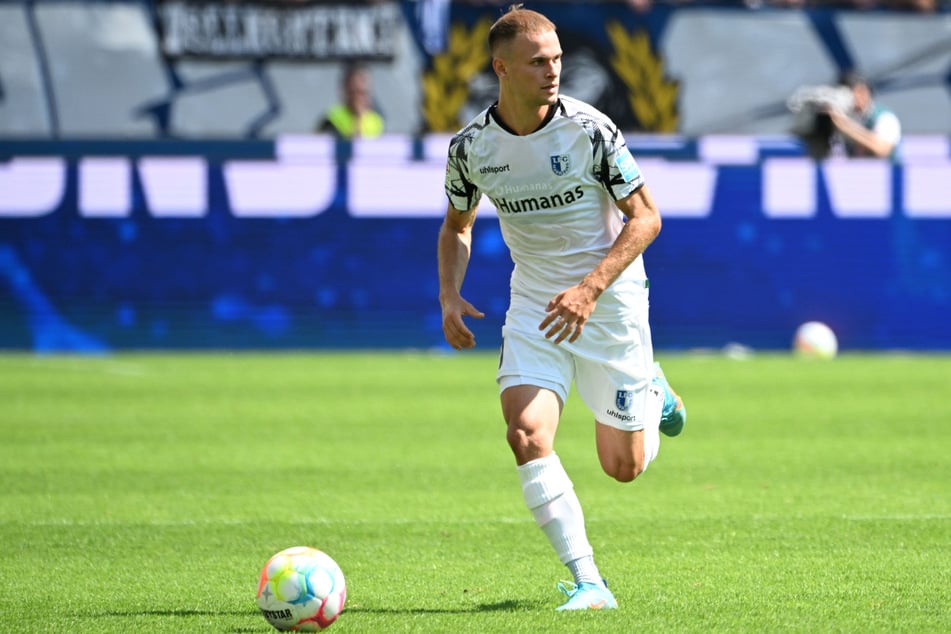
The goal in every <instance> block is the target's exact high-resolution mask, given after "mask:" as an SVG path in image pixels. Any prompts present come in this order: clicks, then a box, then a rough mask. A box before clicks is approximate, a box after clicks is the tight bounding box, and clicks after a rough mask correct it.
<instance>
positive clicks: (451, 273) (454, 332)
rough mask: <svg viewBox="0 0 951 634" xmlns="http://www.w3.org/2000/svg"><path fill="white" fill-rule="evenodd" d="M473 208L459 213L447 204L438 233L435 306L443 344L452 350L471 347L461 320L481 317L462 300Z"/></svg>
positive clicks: (471, 338) (471, 340) (472, 343)
mask: <svg viewBox="0 0 951 634" xmlns="http://www.w3.org/2000/svg"><path fill="white" fill-rule="evenodd" d="M475 216H476V207H473V208H472V209H469V210H467V211H460V210H458V209H456V208H455V207H453V206H452V205H451V204H450V205H449V206H448V208H447V209H446V218H445V220H443V223H442V227H440V229H439V242H438V244H437V248H436V251H437V260H438V263H439V305H440V306H441V307H442V330H443V334H444V335H445V337H446V341H447V342H448V343H449V345H451V346H452V347H453V348H455V349H456V350H461V349H463V348H472V347H473V346H475V335H473V334H472V331H471V330H469V328H468V327H467V326H466V324H465V322H464V321H463V319H462V318H463V317H466V316H468V317H475V318H476V319H482V317H484V316H485V315H484V314H483V313H482V312H480V311H479V310H478V309H476V308H475V306H473V305H472V304H470V303H469V302H467V301H466V300H465V299H463V297H462V294H461V290H462V281H463V279H465V276H466V269H467V268H468V267H469V257H470V254H471V253H472V224H473V223H474V222H475Z"/></svg>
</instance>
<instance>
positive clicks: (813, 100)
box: [787, 71, 901, 160]
mask: <svg viewBox="0 0 951 634" xmlns="http://www.w3.org/2000/svg"><path fill="white" fill-rule="evenodd" d="M787 106H788V108H789V109H790V111H792V112H793V114H794V121H793V128H792V132H793V133H794V134H796V135H797V136H799V138H800V139H802V141H803V143H804V144H805V145H806V149H807V151H808V152H809V154H810V156H812V157H813V158H816V159H823V158H826V157H827V156H829V155H830V154H832V153H834V152H836V151H841V152H843V153H844V154H845V155H846V156H850V157H877V158H891V159H892V160H895V158H896V156H897V150H898V143H899V141H900V140H901V123H900V121H899V120H898V117H897V116H896V115H895V113H894V112H892V111H891V110H888V109H887V108H884V107H882V106H881V105H879V104H878V103H876V102H875V100H874V99H873V98H872V88H871V86H870V85H869V83H868V81H867V80H866V79H865V78H864V77H863V76H862V75H860V74H859V73H857V72H855V71H848V72H846V73H844V74H843V75H842V76H841V77H840V79H839V84H838V86H805V87H803V88H800V89H799V90H797V91H796V93H795V94H793V96H792V97H790V99H789V101H788V102H787Z"/></svg>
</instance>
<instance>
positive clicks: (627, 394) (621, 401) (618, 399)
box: [614, 390, 634, 412]
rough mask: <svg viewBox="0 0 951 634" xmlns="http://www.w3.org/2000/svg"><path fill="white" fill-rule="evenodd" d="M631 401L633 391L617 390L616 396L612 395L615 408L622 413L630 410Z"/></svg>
mask: <svg viewBox="0 0 951 634" xmlns="http://www.w3.org/2000/svg"><path fill="white" fill-rule="evenodd" d="M633 400H634V391H633V390H618V391H617V394H615V395H614V404H615V405H617V408H618V409H619V410H621V411H622V412H626V411H627V410H629V409H631V402H632V401H633Z"/></svg>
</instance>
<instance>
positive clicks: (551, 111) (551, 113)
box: [485, 99, 563, 136]
mask: <svg viewBox="0 0 951 634" xmlns="http://www.w3.org/2000/svg"><path fill="white" fill-rule="evenodd" d="M562 107H563V106H562V105H561V99H558V101H556V102H555V103H553V104H551V105H550V106H548V112H547V113H546V114H545V118H544V119H542V122H541V123H540V124H538V127H537V128H535V129H534V130H532V132H530V134H534V133H535V132H538V131H539V130H541V129H542V128H544V127H545V126H546V125H548V122H549V121H551V120H552V119H554V118H555V113H556V112H557V111H558V110H561V109H562ZM498 109H499V102H498V101H496V102H495V103H493V104H492V105H491V106H489V110H488V112H487V113H486V121H485V122H486V124H488V123H489V118H490V117H491V118H492V119H493V120H494V121H495V122H496V123H497V124H498V126H499V127H500V128H502V129H503V130H505V131H506V132H509V133H510V134H514V135H516V136H518V133H517V132H515V130H513V129H512V128H510V127H508V126H507V125H506V124H505V122H504V121H502V117H500V116H499V112H498Z"/></svg>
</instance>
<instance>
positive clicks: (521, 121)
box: [495, 97, 554, 136]
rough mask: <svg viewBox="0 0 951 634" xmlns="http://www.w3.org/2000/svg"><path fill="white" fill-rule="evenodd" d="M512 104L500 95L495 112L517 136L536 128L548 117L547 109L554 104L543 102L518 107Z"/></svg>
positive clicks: (529, 132)
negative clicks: (536, 104)
mask: <svg viewBox="0 0 951 634" xmlns="http://www.w3.org/2000/svg"><path fill="white" fill-rule="evenodd" d="M513 104H514V102H512V101H509V100H506V99H505V98H504V97H500V98H499V105H498V106H497V107H496V109H495V112H496V114H497V115H498V116H499V118H500V119H501V120H502V122H503V123H504V124H505V125H506V127H508V128H509V129H510V130H511V131H512V132H514V133H515V134H517V135H519V136H525V135H526V134H531V133H532V132H534V131H535V130H537V129H538V128H539V127H540V126H541V125H542V123H543V122H544V121H545V119H546V118H547V117H548V111H549V109H550V108H553V107H554V105H551V104H545V105H543V106H531V107H521V108H520V107H518V106H517V105H513Z"/></svg>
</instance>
